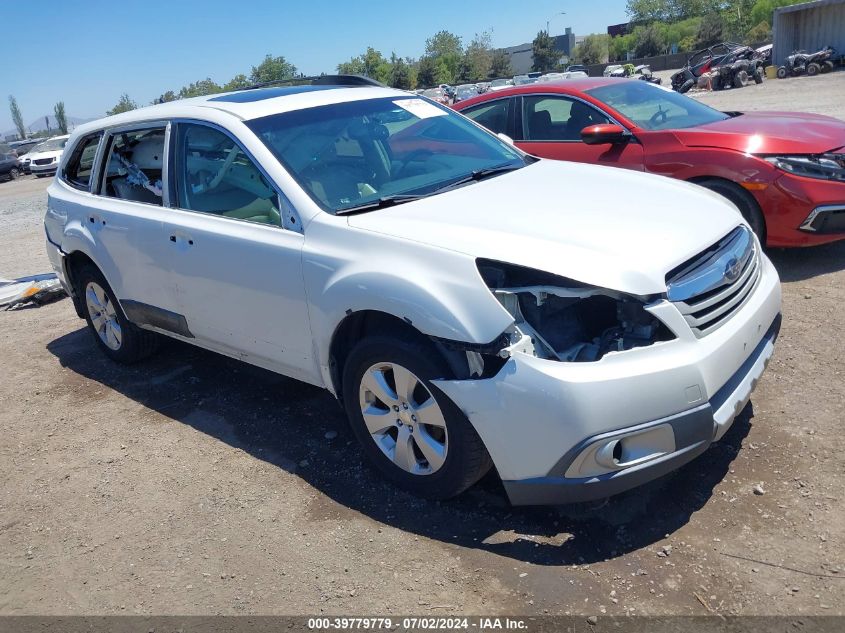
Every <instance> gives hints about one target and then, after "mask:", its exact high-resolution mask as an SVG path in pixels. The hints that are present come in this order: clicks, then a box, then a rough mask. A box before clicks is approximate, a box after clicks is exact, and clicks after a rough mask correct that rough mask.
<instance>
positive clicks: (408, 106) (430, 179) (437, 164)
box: [247, 97, 526, 213]
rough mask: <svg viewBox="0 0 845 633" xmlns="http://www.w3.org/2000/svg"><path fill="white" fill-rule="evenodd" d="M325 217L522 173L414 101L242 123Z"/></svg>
mask: <svg viewBox="0 0 845 633" xmlns="http://www.w3.org/2000/svg"><path fill="white" fill-rule="evenodd" d="M247 125H248V126H249V127H250V128H251V129H252V131H253V132H255V133H256V134H257V135H258V137H259V138H260V139H261V140H262V141H263V142H264V144H265V145H266V146H267V147H268V148H269V149H270V151H271V152H272V153H273V154H274V155H275V157H276V158H277V159H278V160H279V162H281V163H282V164H283V165H284V166H285V168H286V169H287V170H288V171H289V172H290V173H291V175H292V176H293V177H294V178H296V180H297V181H298V182H299V184H300V185H301V186H302V188H303V189H304V190H305V191H306V192H307V193H308V194H309V195H310V196H311V198H313V199H314V201H315V202H317V203H318V204H319V205H320V206H321V207H323V208H324V209H326V210H327V211H330V212H332V213H337V212H342V211H343V210H344V209H350V208H353V207H360V206H362V205H366V204H367V203H370V202H377V201H379V200H382V199H384V198H387V197H395V196H420V195H431V194H434V193H437V192H438V190H440V189H442V188H444V187H447V186H448V185H450V184H451V183H453V182H456V181H460V180H463V179H465V178H467V177H468V176H471V175H472V174H473V173H476V172H479V171H484V170H487V169H490V168H492V167H497V168H498V167H502V166H513V167H514V168H519V167H523V166H524V165H525V164H526V161H525V160H524V159H523V158H522V155H521V154H520V153H519V152H518V151H517V150H515V149H514V148H513V147H511V146H509V145H507V144H505V143H503V142H502V141H500V140H499V139H498V138H496V137H495V136H493V135H492V134H490V133H488V132H485V131H484V130H482V129H480V128H478V127H477V126H476V125H473V124H472V123H471V122H470V121H468V120H466V119H464V118H463V117H462V116H460V115H459V114H456V113H454V112H453V111H452V110H450V109H448V108H445V107H441V106H438V105H435V104H433V103H431V102H430V101H426V100H425V99H420V98H417V97H408V98H403V97H392V98H386V99H384V98H383V99H366V100H361V101H352V102H348V103H337V104H332V105H327V106H321V107H316V108H307V109H304V110H297V111H294V112H285V113H281V114H274V115H271V116H268V117H264V118H261V119H255V120H254V121H249V122H247Z"/></svg>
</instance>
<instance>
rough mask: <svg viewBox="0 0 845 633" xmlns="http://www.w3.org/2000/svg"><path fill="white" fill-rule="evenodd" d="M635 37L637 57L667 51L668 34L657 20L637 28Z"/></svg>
mask: <svg viewBox="0 0 845 633" xmlns="http://www.w3.org/2000/svg"><path fill="white" fill-rule="evenodd" d="M634 38H635V48H634V54H635V55H636V56H637V57H654V56H655V55H661V54H663V53H665V52H666V45H667V41H666V36H665V35H664V33H663V32H662V30H661V28H660V25H658V23H657V22H653V23H652V24H649V25H648V26H638V27H637V28H635V29H634Z"/></svg>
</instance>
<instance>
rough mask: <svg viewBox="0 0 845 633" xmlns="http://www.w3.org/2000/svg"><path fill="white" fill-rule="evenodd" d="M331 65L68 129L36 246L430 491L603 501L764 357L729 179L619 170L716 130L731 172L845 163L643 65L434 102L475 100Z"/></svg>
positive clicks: (126, 343) (763, 307) (96, 317)
mask: <svg viewBox="0 0 845 633" xmlns="http://www.w3.org/2000/svg"><path fill="white" fill-rule="evenodd" d="M354 86H355V87H352V82H350V81H348V80H346V79H345V78H343V77H337V78H331V77H322V78H320V86H319V87H312V86H308V85H297V86H275V87H266V88H260V89H253V90H244V91H239V92H233V93H225V94H219V95H212V96H208V97H201V98H198V99H191V100H184V101H174V102H170V103H165V104H161V105H155V106H151V107H146V108H141V109H137V110H133V111H131V112H127V113H124V114H120V115H117V116H114V117H109V118H106V119H103V120H101V121H97V122H93V123H89V124H86V125H84V126H80V127H79V128H77V130H76V131H75V132H74V134H73V135H72V136H71V138H70V139H69V141H68V145H67V147H68V151H67V152H65V154H64V155H63V157H62V158H61V160H60V163H59V169H58V174H57V177H56V178H55V179H54V181H53V183H52V184H51V185H50V187H49V189H48V203H47V213H46V216H45V230H46V237H47V251H48V255H49V257H50V260H51V262H52V265H53V268H54V269H55V271H56V273H57V275H58V276H59V277H60V279H61V280H62V283H63V285H64V287H65V288H66V290H67V291H68V292H69V294H70V295H71V297H72V298H73V303H74V306H75V309H76V311H77V314H78V315H79V316H80V317H81V318H84V319H85V320H86V321H87V324H88V327H89V329H90V330H91V333H92V336H93V340H94V341H96V344H97V345H98V346H99V348H100V349H101V350H102V352H103V353H104V355H105V356H107V357H108V358H110V359H112V360H114V361H117V362H124V363H128V362H135V361H139V360H141V359H142V358H144V357H146V356H148V355H150V354H152V353H153V352H154V351H155V349H156V345H157V341H158V337H160V336H168V337H172V338H175V339H178V340H181V341H184V342H187V343H190V344H194V345H197V346H199V347H202V348H205V349H209V350H213V351H216V352H219V353H222V354H226V355H229V356H232V357H235V358H238V359H241V360H244V361H246V362H248V363H252V364H255V365H258V366H261V367H264V368H267V369H270V370H273V371H276V372H279V373H282V374H285V375H287V376H291V377H293V378H296V379H299V380H303V381H305V382H308V383H311V384H314V385H318V386H321V387H324V388H326V389H327V390H329V391H330V392H331V393H332V394H334V395H335V396H336V397H337V398H338V400H339V401H340V402H341V403H342V405H343V406H344V408H345V410H346V413H347V416H348V418H349V422H350V424H351V427H352V429H353V432H354V434H355V435H356V437H357V438H358V440H359V441H360V444H361V448H362V450H363V452H364V454H365V455H366V457H367V458H368V459H369V460H370V461H371V463H372V464H373V465H374V467H375V468H376V469H377V470H378V471H379V472H381V473H382V474H383V475H384V476H385V477H386V478H387V479H389V480H390V481H393V482H394V483H396V484H397V485H399V486H401V487H403V488H405V489H406V490H409V491H411V492H413V493H415V494H418V495H421V496H425V497H432V498H445V497H450V496H453V495H456V494H458V493H460V492H461V491H463V490H465V489H466V488H468V487H469V486H471V485H473V484H474V483H475V482H476V481H478V479H480V478H481V477H482V476H483V475H484V474H485V473H486V472H487V471H488V470H489V469H490V468H492V467H495V469H496V472H497V474H498V476H499V477H500V478H501V479H502V481H503V483H504V486H505V490H506V491H507V494H508V496H509V497H510V499H511V501H512V502H513V503H515V504H538V503H561V502H569V501H577V500H586V499H592V498H598V497H605V496H608V495H611V494H615V493H617V492H620V491H623V490H626V489H629V488H631V487H634V486H637V485H640V484H642V483H644V482H646V481H649V480H651V479H654V478H656V477H659V476H661V475H663V474H665V473H667V472H670V471H672V470H674V469H676V468H678V467H680V466H681V465H682V464H684V463H686V462H688V461H690V460H692V459H693V458H695V457H696V456H698V455H700V454H701V453H703V452H704V451H706V450H707V448H708V447H709V446H710V445H711V443H712V442H714V441H716V440H718V439H719V438H721V437H722V436H723V435H724V434H725V433H726V432H727V430H728V429H729V428H730V426H731V424H732V422H733V420H734V417H735V416H736V415H737V414H738V413H739V411H741V410H742V408H743V406H744V405H745V403H746V402H747V401H748V399H749V397H750V395H751V393H752V391H753V389H754V387H755V385H756V384H757V382H758V380H759V378H760V376H761V374H762V372H763V370H764V368H765V366H766V364H767V363H768V361H769V358H770V357H771V355H772V352H773V345H774V343H775V339H776V338H777V335H778V331H779V327H780V320H781V317H780V311H781V307H780V285H779V281H778V275H777V272H776V271H775V269H774V267H773V266H772V264H771V262H770V261H769V260H768V258H767V257H766V255H765V253H764V251H763V248H762V243H761V241H760V239H758V237H757V236H756V235H755V233H754V231H752V227H751V225H750V224H749V222H748V221H746V218H744V217H743V216H742V215H741V214H740V213H738V212H737V208H736V206H735V204H733V203H732V202H731V201H729V200H728V199H726V198H725V197H723V196H717V195H713V194H712V193H711V192H709V191H707V190H705V189H703V188H702V187H699V186H696V185H693V184H689V183H687V182H683V180H688V179H689V178H687V177H686V176H687V175H688V174H683V175H682V174H671V175H675V176H676V177H679V178H680V179H677V180H672V179H669V178H661V177H658V176H655V175H651V174H646V173H637V172H638V171H639V172H643V171H652V172H655V173H664V172H668V171H669V165H670V164H671V165H676V164H682V163H691V164H696V163H700V164H702V165H705V166H706V165H708V164H710V162H711V156H713V155H717V154H720V153H721V155H723V156H727V155H728V154H729V153H730V150H728V149H727V146H728V145H729V144H731V143H733V145H734V146H735V148H736V151H735V153H737V154H739V153H741V152H743V153H749V152H750V154H751V156H750V157H749V158H748V160H754V161H758V162H757V163H754V165H755V170H748V172H747V173H748V174H754V173H756V172H758V171H759V172H765V173H764V174H763V175H762V176H761V177H760V178H756V177H754V176H753V175H749V176H747V177H746V178H744V179H742V180H741V181H740V184H739V185H738V187H739V190H740V191H742V192H747V193H748V194H749V195H759V196H761V197H762V198H765V197H766V196H769V195H779V194H778V193H776V192H775V191H773V190H775V189H778V188H779V184H778V183H780V182H781V181H782V180H783V179H787V181H786V182H787V185H786V186H787V187H790V188H794V187H804V188H805V189H804V191H805V192H806V193H807V194H809V193H810V192H811V191H812V188H811V187H809V186H808V183H813V184H816V183H818V184H820V185H824V186H826V187H827V188H826V189H825V191H826V192H827V194H826V195H828V196H830V197H833V195H834V193H835V192H840V193H841V189H842V187H843V186H845V185H843V184H842V183H840V182H834V181H833V180H832V179H831V178H827V181H826V182H823V180H822V178H821V177H819V176H818V174H820V173H825V174H833V173H835V168H834V167H833V165H832V164H828V163H827V162H825V163H823V164H822V163H816V162H813V161H806V160H803V159H801V158H800V157H799V154H800V153H803V152H805V151H807V150H810V149H812V150H814V155H816V154H818V152H816V151H815V150H816V149H818V148H817V147H816V146H814V145H812V143H813V142H816V143H818V142H819V141H812V140H811V139H809V138H804V139H800V140H798V141H796V143H798V144H800V145H801V147H800V152H798V151H797V150H796V149H795V148H796V147H798V146H797V145H794V146H791V145H788V144H787V143H788V141H787V139H785V138H782V137H783V136H784V135H783V134H779V135H774V134H773V133H770V136H769V137H764V138H763V146H762V149H761V151H762V152H764V153H765V154H766V157H764V158H759V157H757V156H756V155H755V154H754V153H755V152H756V151H757V149H756V148H749V147H748V144H747V138H746V136H745V135H744V132H743V131H742V125H743V123H742V122H743V120H744V117H742V116H738V115H724V114H721V113H717V112H715V111H713V110H710V109H709V108H706V107H705V106H700V104H699V106H698V107H696V106H694V105H692V104H691V103H689V102H688V100H685V99H684V98H683V97H681V96H680V95H671V98H670V97H667V96H666V95H669V93H666V92H665V91H663V90H660V89H659V88H656V87H654V86H652V85H650V84H648V83H646V82H642V81H629V80H624V79H592V80H589V79H580V80H579V79H571V80H567V81H550V82H544V83H539V82H538V83H534V84H530V85H524V86H511V87H509V88H507V89H503V90H501V91H499V92H491V93H488V94H483V95H479V96H476V97H474V98H472V99H469V100H467V101H462V102H460V103H459V104H457V105H456V106H455V107H456V108H457V109H459V110H461V111H462V112H464V113H466V114H467V115H468V116H469V117H470V118H466V117H464V116H461V115H460V114H458V113H456V112H455V111H454V110H453V109H450V108H448V107H444V106H443V105H442V104H440V103H436V102H433V101H432V100H429V99H426V98H423V97H420V96H417V95H410V94H409V93H407V92H403V91H399V90H393V89H389V88H385V87H382V86H363V85H361V82H360V81H359V82H358V83H355V84H354ZM471 119H473V120H474V121H475V123H474V122H473V120H471ZM748 121H749V123H748V125H749V126H753V125H757V124H753V123H752V122H750V121H751V120H750V119H748ZM759 121H760V122H761V123H760V125H763V122H764V121H765V117H763V118H761V119H759ZM769 121H770V122H771V125H772V126H774V127H773V128H772V129H773V130H774V129H777V130H782V129H783V127H782V126H784V125H786V124H787V123H789V122H788V121H786V120H785V118H784V117H770V118H769ZM810 123H811V124H812V125H817V126H820V128H822V129H823V132H824V133H818V131H817V132H816V133H815V136H816V137H817V138H822V137H826V138H828V139H831V140H830V145H831V146H833V145H835V144H836V143H838V144H839V145H840V146H841V145H844V144H845V139H842V138H841V129H840V128H836V127H835V126H834V125H833V123H831V121H829V120H826V119H823V118H817V119H812V120H811V121H810ZM479 124H483V125H485V126H486V127H487V128H489V129H485V127H482V125H479ZM670 130H671V132H670ZM494 132H498V133H499V135H497V134H495V133H494ZM505 134H508V135H510V136H511V137H512V138H513V139H515V144H514V142H513V141H511V140H510V139H508V138H506V137H505V136H504V135H505ZM676 135H677V138H675V136H676ZM790 136H792V137H793V138H794V137H795V132H794V131H792V132H791V134H790ZM714 139H716V140H718V143H721V144H722V145H724V146H725V149H723V150H716V149H713V147H714ZM718 143H717V144H718ZM520 146H521V147H522V148H523V149H524V150H526V151H523V149H520ZM576 148H582V149H583V151H584V152H590V153H591V154H590V157H589V158H587V157H586V154H581V155H579V154H578V152H577V151H576ZM559 150H560V151H562V153H560V154H558V153H557V152H558V151H559ZM569 150H571V151H572V153H571V154H569V153H567V152H568V151H569ZM690 153H694V154H695V160H689V155H690ZM533 154H540V155H549V156H552V157H554V158H570V159H571V158H576V159H577V160H581V161H582V163H584V162H593V163H597V165H590V164H579V163H577V162H564V161H558V160H548V159H545V158H538V157H537V156H534V155H533ZM770 154H774V157H772V156H771V155H770ZM737 160H739V159H737ZM825 160H834V159H825ZM758 163H759V164H758ZM613 164H617V165H626V166H629V167H630V169H628V170H610V169H606V168H605V167H602V166H601V165H613ZM774 173H777V174H778V176H777V177H775V176H773V175H772V174H774ZM836 173H838V172H836ZM697 175H698V174H692V176H693V179H695V176H697ZM711 186H712V187H713V188H715V185H712V184H711ZM837 195H838V194H837ZM762 198H761V199H762ZM749 208H752V207H749ZM746 210H747V209H746ZM746 217H747V218H748V219H750V220H752V221H753V220H755V218H754V216H752V215H748V216H746ZM820 217H824V218H825V220H824V222H827V221H828V219H829V218H830V217H832V215H831V214H828V215H824V214H823V215H822V216H820ZM813 227H814V229H815V230H816V232H817V233H818V235H820V236H821V235H822V234H824V233H823V231H819V229H822V228H823V227H822V226H821V225H819V226H816V225H815V224H814V225H813ZM754 228H755V229H756V230H757V231H758V232H759V231H760V230H761V227H760V225H759V223H757V224H756V225H755V226H754ZM768 231H769V235H770V240H771V239H772V238H773V237H774V236H776V235H777V230H776V228H775V225H774V223H772V224H771V225H769V227H768ZM802 235H803V234H802ZM807 235H809V233H807ZM827 236H828V237H831V235H829V234H827ZM280 324H283V326H280ZM703 467H706V465H704V466H703Z"/></svg>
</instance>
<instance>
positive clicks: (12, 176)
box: [9, 167, 21, 180]
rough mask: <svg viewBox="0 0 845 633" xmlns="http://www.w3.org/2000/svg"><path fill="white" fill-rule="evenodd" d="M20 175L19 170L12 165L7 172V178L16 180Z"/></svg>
mask: <svg viewBox="0 0 845 633" xmlns="http://www.w3.org/2000/svg"><path fill="white" fill-rule="evenodd" d="M20 175H21V172H20V171H18V170H17V169H16V168H15V167H12V170H11V171H10V172H9V180H17V179H18V178H19V177H20Z"/></svg>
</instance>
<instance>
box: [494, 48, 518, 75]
mask: <svg viewBox="0 0 845 633" xmlns="http://www.w3.org/2000/svg"><path fill="white" fill-rule="evenodd" d="M512 74H513V69H512V68H511V58H510V56H508V54H507V53H506V52H505V51H504V50H503V49H501V48H499V49H496V50H495V51H493V56H492V59H491V60H490V73H489V75H488V77H489V78H490V79H499V78H501V77H510V76H511V75H512Z"/></svg>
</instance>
